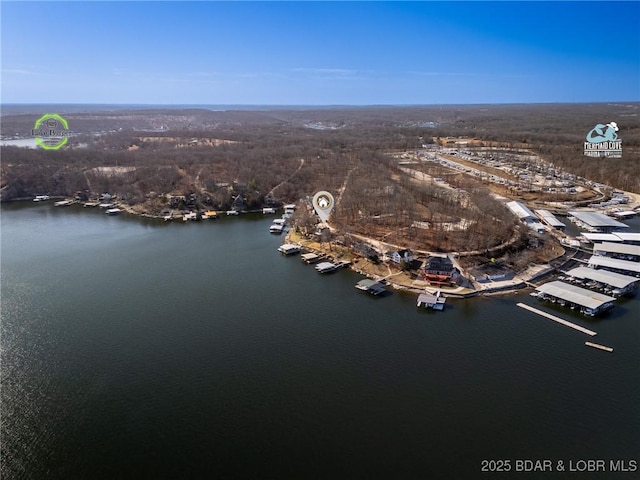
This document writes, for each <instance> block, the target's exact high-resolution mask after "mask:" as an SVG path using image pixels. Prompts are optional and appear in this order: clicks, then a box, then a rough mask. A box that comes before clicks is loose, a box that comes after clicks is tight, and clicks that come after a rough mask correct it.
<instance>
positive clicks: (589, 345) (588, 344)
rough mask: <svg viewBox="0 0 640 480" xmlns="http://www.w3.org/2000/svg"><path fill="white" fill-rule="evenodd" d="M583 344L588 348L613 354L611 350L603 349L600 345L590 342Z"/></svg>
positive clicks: (608, 348) (609, 348)
mask: <svg viewBox="0 0 640 480" xmlns="http://www.w3.org/2000/svg"><path fill="white" fill-rule="evenodd" d="M584 344H585V345H586V346H588V347H593V348H598V349H600V350H604V351H605V352H613V348H611V347H605V346H604V345H600V344H599V343H592V342H584Z"/></svg>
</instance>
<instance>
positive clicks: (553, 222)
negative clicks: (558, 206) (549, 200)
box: [535, 210, 567, 230]
mask: <svg viewBox="0 0 640 480" xmlns="http://www.w3.org/2000/svg"><path fill="white" fill-rule="evenodd" d="M535 213H536V215H537V216H538V217H539V218H540V220H542V221H543V222H544V223H546V224H547V225H549V226H550V227H551V228H556V229H558V230H564V229H565V228H566V227H567V226H566V225H565V224H564V223H562V222H561V221H560V220H558V218H557V217H556V216H555V215H554V214H553V213H551V212H550V211H549V210H535Z"/></svg>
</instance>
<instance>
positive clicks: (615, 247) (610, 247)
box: [593, 242, 640, 257]
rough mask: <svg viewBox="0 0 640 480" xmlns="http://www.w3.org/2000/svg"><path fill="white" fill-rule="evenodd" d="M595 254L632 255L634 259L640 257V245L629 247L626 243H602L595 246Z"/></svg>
mask: <svg viewBox="0 0 640 480" xmlns="http://www.w3.org/2000/svg"><path fill="white" fill-rule="evenodd" d="M593 253H595V254H596V255H598V254H604V255H605V256H606V255H607V254H609V253H614V254H618V255H631V256H633V257H638V256H640V245H627V244H625V243H613V242H602V243H596V244H595V245H594V246H593Z"/></svg>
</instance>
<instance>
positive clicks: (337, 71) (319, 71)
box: [291, 68, 361, 75]
mask: <svg viewBox="0 0 640 480" xmlns="http://www.w3.org/2000/svg"><path fill="white" fill-rule="evenodd" d="M291 70H292V71H293V72H303V73H311V74H316V75H357V74H358V73H361V72H360V71H359V70H353V69H349V68H293V69H291Z"/></svg>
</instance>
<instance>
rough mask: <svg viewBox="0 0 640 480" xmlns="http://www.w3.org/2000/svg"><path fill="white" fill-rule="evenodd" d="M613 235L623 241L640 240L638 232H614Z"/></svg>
mask: <svg viewBox="0 0 640 480" xmlns="http://www.w3.org/2000/svg"><path fill="white" fill-rule="evenodd" d="M615 236H616V237H619V238H621V239H622V241H623V242H640V233H638V232H616V233H615Z"/></svg>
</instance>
